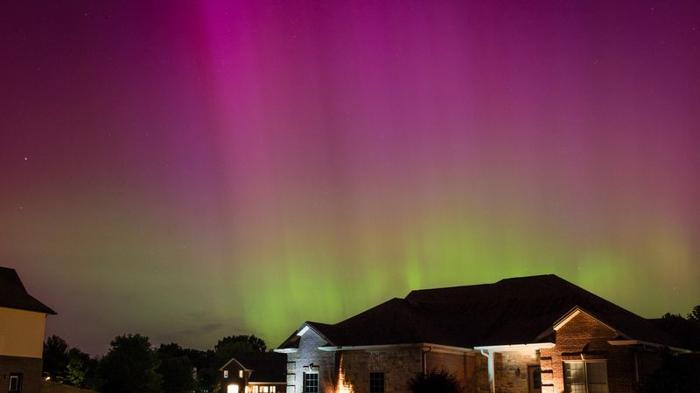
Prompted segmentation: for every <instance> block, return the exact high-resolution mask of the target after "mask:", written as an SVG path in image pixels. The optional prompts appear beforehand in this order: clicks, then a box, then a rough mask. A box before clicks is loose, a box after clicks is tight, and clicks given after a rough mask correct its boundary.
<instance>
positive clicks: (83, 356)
mask: <svg viewBox="0 0 700 393" xmlns="http://www.w3.org/2000/svg"><path fill="white" fill-rule="evenodd" d="M96 371H97V359H94V358H91V357H90V355H88V354H87V353H85V352H83V351H81V350H80V349H78V348H71V349H70V351H68V365H67V366H66V371H65V378H64V381H65V382H66V383H67V384H69V385H73V386H78V387H81V388H93V387H95V386H94V381H95V373H96Z"/></svg>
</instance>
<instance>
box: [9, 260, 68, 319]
mask: <svg viewBox="0 0 700 393" xmlns="http://www.w3.org/2000/svg"><path fill="white" fill-rule="evenodd" d="M0 307H7V308H14V309H18V310H26V311H35V312H41V313H45V314H52V315H55V314H56V312H55V311H54V310H52V309H51V308H49V307H48V306H46V305H45V304H43V303H42V302H40V301H38V300H37V299H35V298H34V297H32V296H31V295H30V294H29V293H28V292H27V290H26V289H25V288H24V285H23V284H22V280H20V278H19V276H18V275H17V272H16V271H15V269H11V268H7V267H0Z"/></svg>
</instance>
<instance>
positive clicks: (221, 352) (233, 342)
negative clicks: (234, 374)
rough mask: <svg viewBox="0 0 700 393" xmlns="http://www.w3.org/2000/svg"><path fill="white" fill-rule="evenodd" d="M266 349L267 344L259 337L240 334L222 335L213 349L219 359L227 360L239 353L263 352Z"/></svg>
mask: <svg viewBox="0 0 700 393" xmlns="http://www.w3.org/2000/svg"><path fill="white" fill-rule="evenodd" d="M266 350H267V345H266V344H265V341H263V340H262V339H261V338H258V337H255V335H250V336H246V335H240V336H228V337H224V338H222V339H221V340H219V342H218V343H216V346H214V351H215V352H216V354H217V356H218V357H219V360H221V361H224V362H226V361H228V360H229V359H231V358H232V357H234V356H235V355H240V354H244V353H251V352H265V351H266Z"/></svg>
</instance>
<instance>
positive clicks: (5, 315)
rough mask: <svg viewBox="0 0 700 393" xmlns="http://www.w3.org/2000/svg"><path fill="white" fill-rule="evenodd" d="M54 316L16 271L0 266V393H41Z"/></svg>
mask: <svg viewBox="0 0 700 393" xmlns="http://www.w3.org/2000/svg"><path fill="white" fill-rule="evenodd" d="M54 314H56V313H55V312H54V311H53V310H52V309H50V308H49V307H47V306H45V305H44V304H42V303H41V302H40V301H38V300H36V299H35V298H33V297H32V296H31V295H30V294H29V293H27V290H26V289H25V288H24V285H22V281H21V280H20V279H19V276H18V275H17V272H15V270H14V269H10V268H6V267H0V392H5V391H7V392H24V393H39V391H40V389H41V367H42V364H41V362H42V354H43V349H44V329H45V327H46V316H47V315H54ZM5 389H7V390H5Z"/></svg>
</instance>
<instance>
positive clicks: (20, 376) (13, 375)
mask: <svg viewBox="0 0 700 393" xmlns="http://www.w3.org/2000/svg"><path fill="white" fill-rule="evenodd" d="M8 379H9V380H8V386H7V391H8V392H17V393H21V392H22V380H23V379H24V378H23V374H22V373H10V377H9V378H8ZM13 380H14V381H17V385H16V386H15V388H14V389H13V386H12V381H13Z"/></svg>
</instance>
